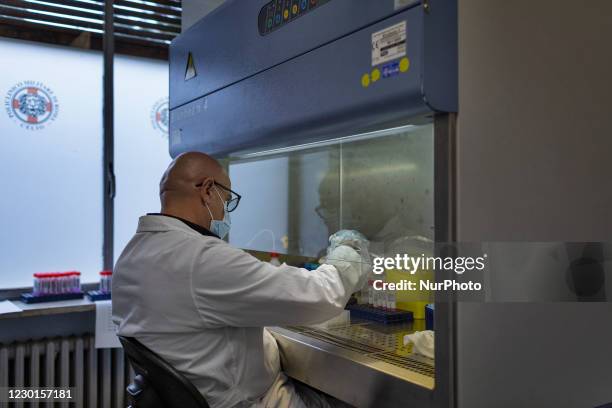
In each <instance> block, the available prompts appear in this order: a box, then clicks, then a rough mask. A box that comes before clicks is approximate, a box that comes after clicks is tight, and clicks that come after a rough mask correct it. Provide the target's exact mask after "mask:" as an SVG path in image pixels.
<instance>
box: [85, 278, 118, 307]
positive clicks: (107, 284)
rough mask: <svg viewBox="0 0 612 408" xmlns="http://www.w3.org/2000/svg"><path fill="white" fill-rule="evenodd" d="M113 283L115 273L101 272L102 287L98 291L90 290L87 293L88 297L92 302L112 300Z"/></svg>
mask: <svg viewBox="0 0 612 408" xmlns="http://www.w3.org/2000/svg"><path fill="white" fill-rule="evenodd" d="M112 283H113V272H112V271H102V272H100V285H99V287H98V290H90V291H89V292H87V297H88V298H89V299H90V300H92V301H94V302H95V301H96V300H108V299H110V298H111V288H112Z"/></svg>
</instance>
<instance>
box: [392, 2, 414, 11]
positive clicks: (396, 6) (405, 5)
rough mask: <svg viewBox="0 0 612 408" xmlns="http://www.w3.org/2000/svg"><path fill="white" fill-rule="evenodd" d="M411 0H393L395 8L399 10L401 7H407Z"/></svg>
mask: <svg viewBox="0 0 612 408" xmlns="http://www.w3.org/2000/svg"><path fill="white" fill-rule="evenodd" d="M412 2H413V1H412V0H395V9H396V10H399V9H401V8H404V7H408V6H409V5H410V4H411V3H412Z"/></svg>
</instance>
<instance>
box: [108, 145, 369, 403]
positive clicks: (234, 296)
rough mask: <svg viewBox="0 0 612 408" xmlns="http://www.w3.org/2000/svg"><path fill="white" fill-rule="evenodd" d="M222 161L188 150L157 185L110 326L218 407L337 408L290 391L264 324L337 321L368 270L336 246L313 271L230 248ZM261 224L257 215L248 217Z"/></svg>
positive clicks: (118, 280) (122, 271)
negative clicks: (156, 198)
mask: <svg viewBox="0 0 612 408" xmlns="http://www.w3.org/2000/svg"><path fill="white" fill-rule="evenodd" d="M231 188H232V183H231V180H230V179H229V177H228V175H227V173H226V172H225V171H224V169H223V168H222V167H221V166H220V165H219V163H218V162H217V161H216V160H215V159H213V158H211V157H210V156H207V155H205V154H203V153H195V152H190V153H185V154H182V155H180V156H178V157H177V158H176V159H175V160H174V161H173V162H172V163H171V164H170V166H169V167H168V169H167V170H166V172H165V173H164V175H163V177H162V180H161V182H160V198H161V211H160V213H156V214H148V215H146V216H143V217H141V218H140V220H139V222H138V229H137V231H136V234H135V235H134V237H133V238H132V240H131V241H130V242H129V243H128V244H127V246H126V247H125V249H124V250H123V252H122V254H121V256H120V257H119V260H118V261H117V264H116V265H115V273H114V278H113V319H114V320H115V322H116V323H117V324H119V334H120V335H122V336H128V337H134V338H136V339H137V340H139V341H140V342H141V343H143V344H144V345H145V346H146V347H148V348H150V349H151V350H153V351H154V352H155V353H157V354H158V355H160V356H161V357H162V358H164V359H165V360H166V361H168V362H169V363H170V364H172V365H173V366H174V367H175V368H176V369H177V370H179V371H180V372H182V373H183V374H184V375H185V376H186V377H187V378H188V379H189V380H191V382H192V383H193V384H194V385H195V386H196V388H198V390H199V391H200V392H201V393H202V394H203V396H204V397H205V399H206V400H207V402H208V403H209V404H210V405H211V407H213V408H225V407H227V408H229V407H235V406H240V407H251V406H252V407H283V408H284V407H298V408H304V407H312V406H314V407H328V406H341V405H342V404H341V403H340V402H338V401H335V400H333V399H331V398H328V397H326V396H324V395H321V394H318V393H316V392H314V391H313V390H311V389H309V388H306V387H304V386H300V385H297V384H293V383H292V382H291V381H290V380H289V379H288V378H287V377H286V376H285V375H284V374H283V373H282V372H281V370H280V363H279V354H278V348H277V345H276V342H275V340H274V338H273V337H272V336H271V335H270V334H269V333H268V332H267V331H266V330H265V329H264V327H265V326H280V325H304V324H314V323H320V322H323V321H325V320H328V319H330V318H333V317H334V316H336V315H337V314H339V313H340V312H341V311H342V310H343V309H344V306H345V305H346V302H347V301H348V299H349V297H350V295H351V293H353V292H356V291H358V290H359V289H360V288H361V287H362V286H363V283H364V280H365V279H366V275H367V269H366V268H365V267H363V266H364V265H365V264H364V261H367V260H364V259H362V255H360V254H359V253H358V252H357V251H355V250H354V249H353V248H351V247H349V246H345V245H340V246H338V247H336V248H334V249H333V250H332V251H331V252H330V254H329V257H328V258H329V261H328V263H326V264H323V265H321V266H320V267H319V268H318V269H316V270H314V271H307V270H305V269H302V268H297V267H293V266H289V265H286V264H283V265H281V266H274V265H271V264H269V263H267V262H261V261H259V260H257V259H256V258H254V257H253V256H251V255H250V254H248V253H246V252H244V251H242V250H240V249H236V248H233V247H231V246H230V245H228V244H227V243H226V242H225V241H223V239H222V238H224V237H225V234H227V232H228V231H229V227H230V221H229V212H231V211H233V210H234V209H236V207H237V205H238V202H239V200H240V196H238V195H237V194H236V193H234V192H233V191H232V190H231ZM253 216H257V214H253Z"/></svg>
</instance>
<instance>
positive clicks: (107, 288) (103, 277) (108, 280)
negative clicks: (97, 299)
mask: <svg viewBox="0 0 612 408" xmlns="http://www.w3.org/2000/svg"><path fill="white" fill-rule="evenodd" d="M112 283H113V272H112V271H102V272H100V292H102V293H110V292H111V287H112Z"/></svg>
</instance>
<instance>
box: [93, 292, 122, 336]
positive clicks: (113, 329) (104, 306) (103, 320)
mask: <svg viewBox="0 0 612 408" xmlns="http://www.w3.org/2000/svg"><path fill="white" fill-rule="evenodd" d="M112 316H113V312H112V309H111V301H110V300H101V301H98V302H96V348H116V347H121V343H119V338H118V337H117V325H116V324H115V323H113V319H112Z"/></svg>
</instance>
